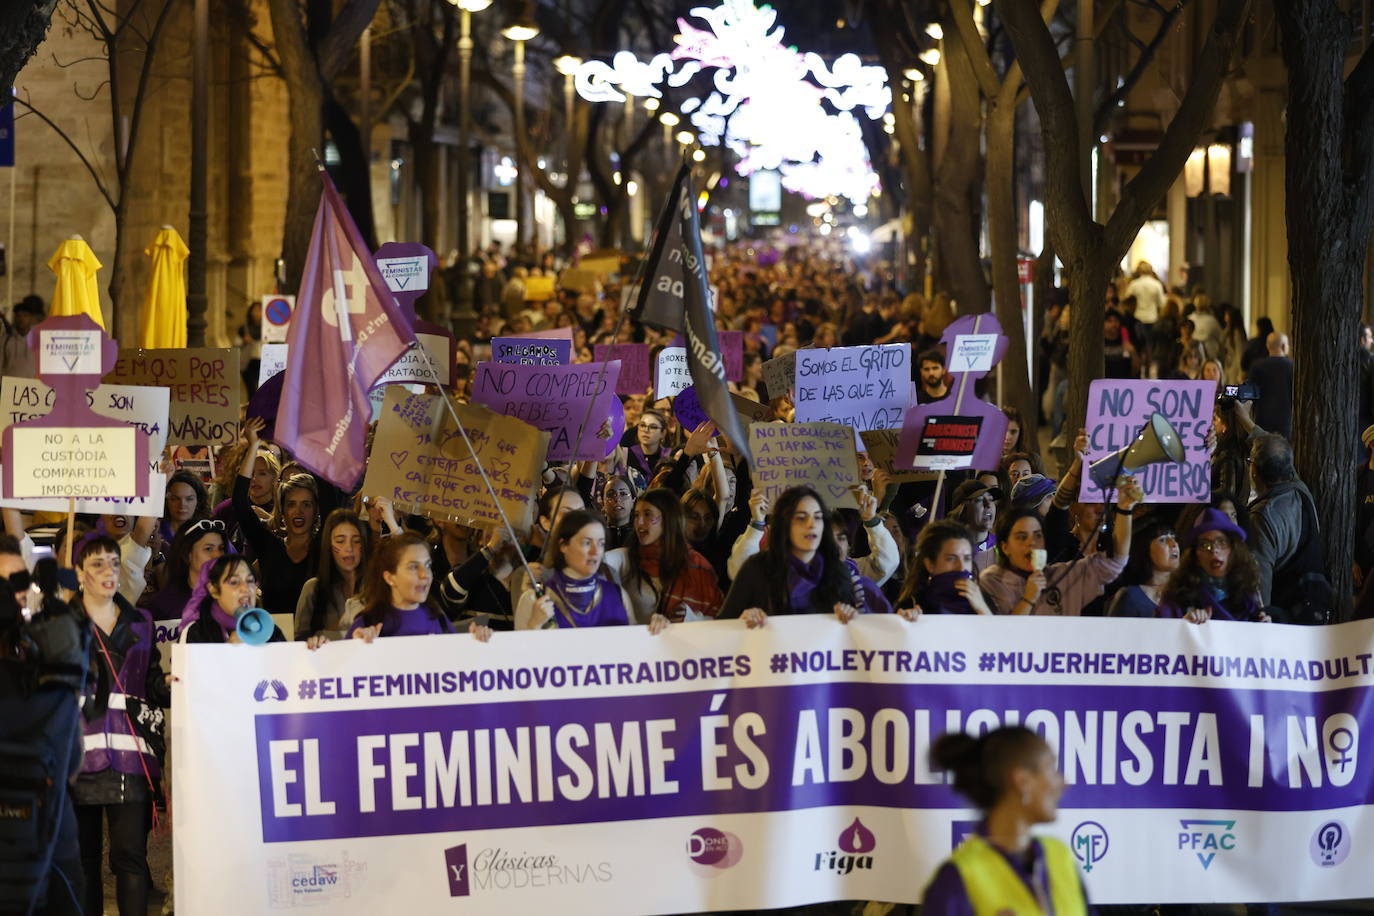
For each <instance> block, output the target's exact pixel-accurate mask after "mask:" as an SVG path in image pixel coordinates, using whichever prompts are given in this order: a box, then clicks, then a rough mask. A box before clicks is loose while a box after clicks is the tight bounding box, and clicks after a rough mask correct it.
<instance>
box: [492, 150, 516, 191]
mask: <svg viewBox="0 0 1374 916" xmlns="http://www.w3.org/2000/svg"><path fill="white" fill-rule="evenodd" d="M491 171H492V174H493V175H495V176H496V181H497V183H498V184H500V185H501V187H503V188H508V187H510V186H511V185H512V184H514V183H515V178H516V176H517V175H519V174H520V170H519V169H518V168H516V167H515V163H514V162H512V161H511V158H510V157H509V156H502V157H501V161H500V162H498V163H497V164H496V165H495V166H493V167H492V170H491Z"/></svg>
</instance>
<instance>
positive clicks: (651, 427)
mask: <svg viewBox="0 0 1374 916" xmlns="http://www.w3.org/2000/svg"><path fill="white" fill-rule="evenodd" d="M639 428H640V429H642V430H644V431H645V432H649V433H661V432H663V427H662V426H659V425H658V424H657V423H641V424H639Z"/></svg>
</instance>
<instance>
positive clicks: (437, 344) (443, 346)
mask: <svg viewBox="0 0 1374 916" xmlns="http://www.w3.org/2000/svg"><path fill="white" fill-rule="evenodd" d="M417 325H423V326H424V327H426V328H428V329H429V330H424V331H421V330H419V327H417V328H416V332H415V339H416V340H417V341H419V343H420V347H421V348H423V350H421V349H420V348H417V347H411V348H410V349H409V350H407V351H406V352H405V353H402V354H401V358H400V359H398V360H396V362H394V363H392V364H391V368H390V369H387V370H386V371H385V372H383V373H382V374H381V375H380V376H378V378H377V384H376V385H373V386H372V387H374V388H376V387H378V386H380V385H400V384H415V385H439V386H441V387H444V388H452V387H453V365H454V356H455V353H454V350H455V343H456V342H455V340H454V337H453V335H452V334H450V333H449V332H448V331H445V330H444V329H443V328H441V327H439V326H438V325H432V324H430V323H429V322H426V321H421V322H417ZM435 332H437V333H435ZM431 367H432V368H431ZM436 373H437V375H436Z"/></svg>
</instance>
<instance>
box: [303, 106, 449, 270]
mask: <svg viewBox="0 0 1374 916" xmlns="http://www.w3.org/2000/svg"><path fill="white" fill-rule="evenodd" d="M324 123H325V128H326V129H327V130H328V131H329V137H330V139H332V140H333V141H334V147H335V148H336V149H337V150H338V151H339V164H338V165H337V166H336V167H335V168H334V172H333V174H334V175H335V176H336V177H337V178H338V184H339V194H340V195H341V196H342V197H343V199H344V203H346V204H347V205H348V213H349V215H350V216H352V217H353V222H354V223H356V224H357V226H358V234H359V235H361V236H362V237H363V241H364V242H366V243H367V247H368V248H370V249H372V250H373V251H376V250H377V229H376V226H375V225H374V223H373V219H372V157H371V155H370V153H371V150H369V149H367V148H366V146H365V145H364V143H363V135H362V132H361V131H359V130H358V125H357V124H355V123H353V118H352V117H350V116H349V114H348V112H347V111H346V110H344V107H343V106H342V105H340V104H339V102H338V100H337V99H335V98H334V96H333V94H332V93H330V94H329V96H328V97H326V98H325V100H324ZM435 187H436V188H437V187H438V186H437V184H436V185H435Z"/></svg>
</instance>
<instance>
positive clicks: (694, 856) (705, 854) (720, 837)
mask: <svg viewBox="0 0 1374 916" xmlns="http://www.w3.org/2000/svg"><path fill="white" fill-rule="evenodd" d="M687 858H689V859H691V860H692V871H694V872H696V873H697V874H699V875H702V876H703V877H707V878H714V877H716V875H717V874H719V873H720V872H722V871H724V870H725V869H727V868H730V867H731V866H733V865H737V864H739V861H740V859H742V858H744V844H743V843H742V842H741V841H740V838H739V837H737V836H735V835H734V834H733V833H726V832H725V831H724V830H717V829H716V828H714V827H702V828H701V829H700V830H694V831H693V832H692V835H691V836H689V837H688V838H687Z"/></svg>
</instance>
